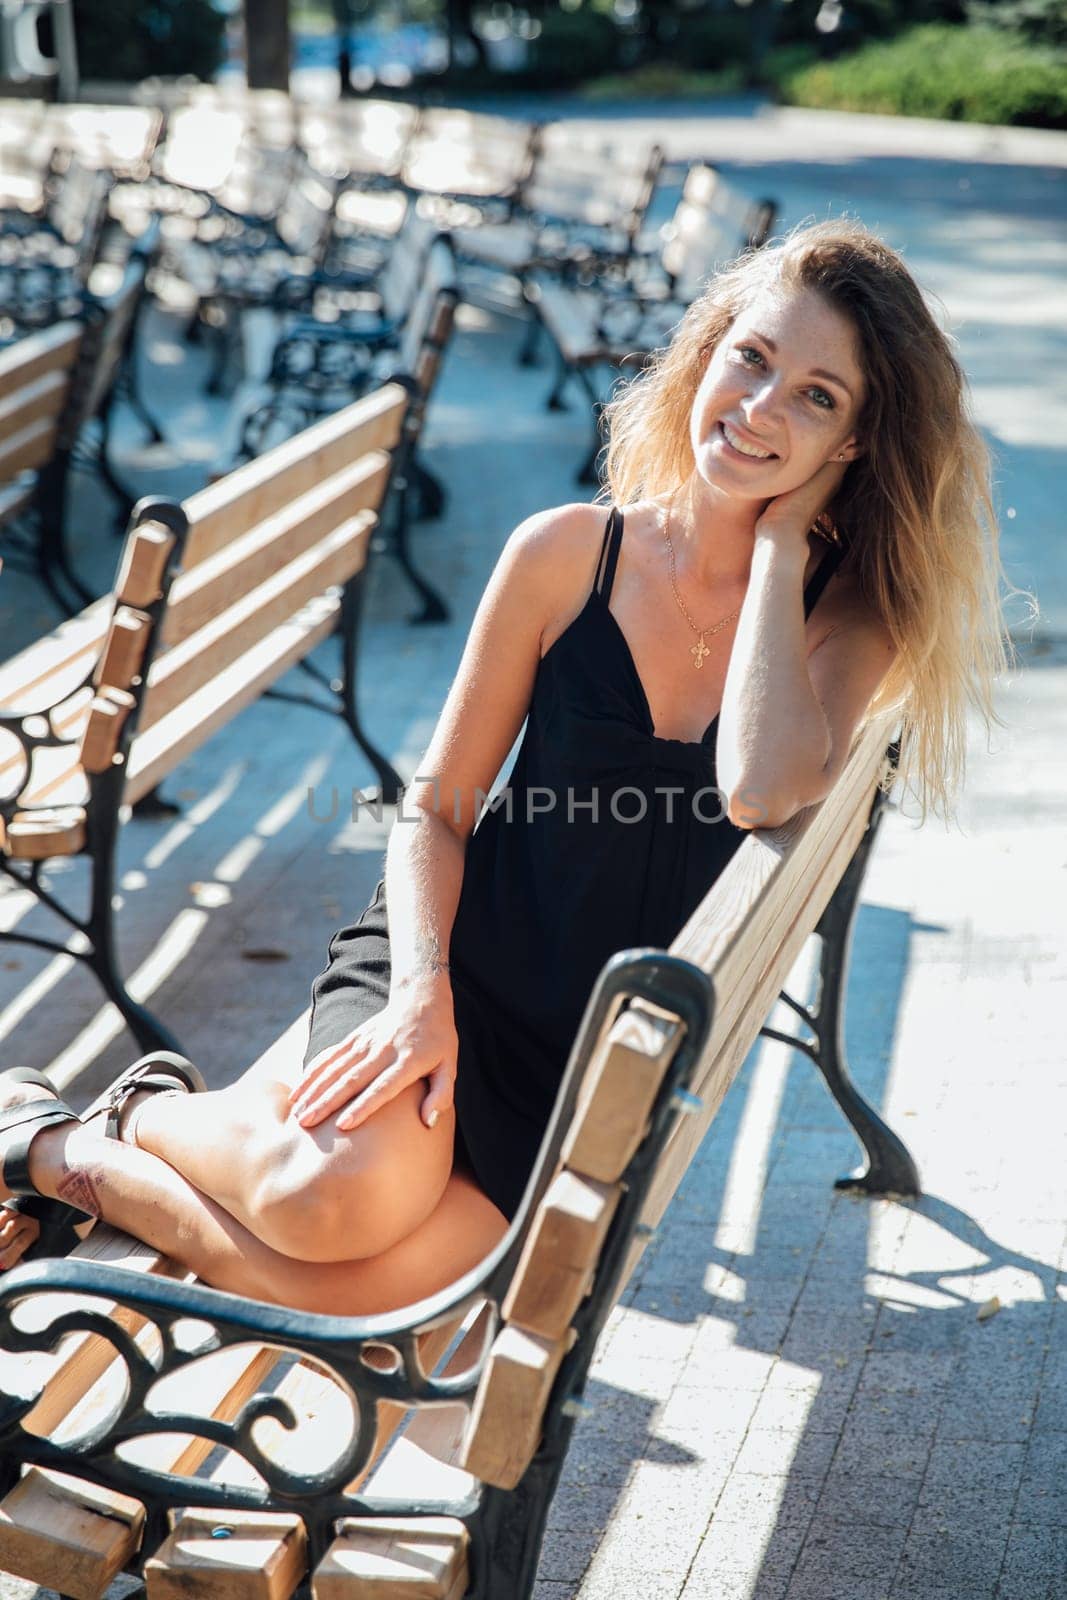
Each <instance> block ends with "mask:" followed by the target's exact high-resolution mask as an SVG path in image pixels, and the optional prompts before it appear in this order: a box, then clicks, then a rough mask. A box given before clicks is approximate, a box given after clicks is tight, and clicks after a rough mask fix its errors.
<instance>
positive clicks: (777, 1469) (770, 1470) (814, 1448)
mask: <svg viewBox="0 0 1067 1600" xmlns="http://www.w3.org/2000/svg"><path fill="white" fill-rule="evenodd" d="M836 1449H837V1435H836V1433H813V1432H810V1431H807V1430H805V1431H803V1432H794V1431H786V1430H785V1429H782V1428H757V1427H755V1426H753V1427H751V1428H749V1430H748V1433H747V1434H746V1435H745V1439H744V1443H743V1444H742V1446H741V1448H740V1450H739V1451H738V1454H737V1458H736V1462H735V1466H736V1470H737V1471H738V1472H755V1473H762V1474H769V1475H771V1476H776V1475H779V1474H782V1473H785V1474H788V1476H789V1477H791V1478H816V1479H822V1478H823V1477H825V1475H826V1473H827V1472H828V1471H829V1468H830V1462H831V1461H832V1459H833V1455H834V1451H835V1450H836Z"/></svg>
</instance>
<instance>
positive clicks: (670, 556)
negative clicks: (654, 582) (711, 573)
mask: <svg viewBox="0 0 1067 1600" xmlns="http://www.w3.org/2000/svg"><path fill="white" fill-rule="evenodd" d="M677 493H678V491H677V489H676V490H675V492H674V494H672V495H671V498H670V504H669V505H668V506H667V520H666V522H665V523H664V524H663V537H664V538H665V539H666V541H667V564H668V571H669V572H670V577H671V588H672V589H673V590H674V598H675V599H676V600H677V602H678V609H679V610H680V611H681V613H682V616H683V617H684V618H685V620H686V622H688V624H689V626H690V627H691V628H692V630H693V632H694V633H695V634H696V635H697V642H696V644H692V645H690V646H689V654H690V655H691V656H692V657H693V665H694V667H697V668H700V667H702V666H703V665H704V657H705V656H710V654H711V649H710V646H708V645H706V644H705V643H704V635H705V634H716V633H718V631H719V629H720V628H725V626H726V624H727V623H728V622H732V621H733V620H734V618H735V617H739V616H740V615H741V607H740V606H738V608H737V610H736V611H731V612H730V615H729V616H728V617H723V618H722V620H721V621H719V622H716V623H715V624H714V625H713V626H712V627H710V628H698V627H697V625H696V623H695V622H694V621H693V619H692V617H691V616H690V615H689V612H688V611H687V609H686V604H685V601H684V600H683V599H682V597H681V595H680V594H679V593H678V585H677V583H676V582H675V578H674V545H673V544H672V543H671V514H672V512H673V511H674V502H675V499H676V497H677Z"/></svg>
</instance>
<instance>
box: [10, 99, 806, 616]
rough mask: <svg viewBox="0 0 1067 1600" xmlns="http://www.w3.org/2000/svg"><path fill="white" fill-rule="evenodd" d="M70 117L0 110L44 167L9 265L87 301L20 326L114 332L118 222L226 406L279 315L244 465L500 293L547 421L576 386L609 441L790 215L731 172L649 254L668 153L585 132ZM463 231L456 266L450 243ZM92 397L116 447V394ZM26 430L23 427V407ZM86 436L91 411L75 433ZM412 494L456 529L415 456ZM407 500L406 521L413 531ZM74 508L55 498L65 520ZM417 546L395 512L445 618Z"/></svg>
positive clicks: (691, 180)
mask: <svg viewBox="0 0 1067 1600" xmlns="http://www.w3.org/2000/svg"><path fill="white" fill-rule="evenodd" d="M59 109H60V110H61V111H62V115H59V114H58V113H57V108H44V107H39V108H32V107H30V108H27V107H26V106H24V105H21V104H19V105H16V106H15V107H14V108H12V110H11V115H10V117H9V115H8V112H7V109H6V108H5V109H3V110H2V111H0V126H2V127H3V129H4V130H5V134H6V137H7V139H8V141H9V143H10V140H11V137H12V135H11V126H12V123H18V121H19V120H20V119H22V122H23V124H24V126H23V138H22V140H21V143H20V150H21V152H22V158H23V177H25V176H26V173H25V166H26V164H27V163H29V162H31V161H32V160H37V161H38V162H43V168H42V170H41V171H40V172H39V174H38V181H39V190H38V194H37V196H36V197H32V196H30V197H27V198H24V199H23V202H22V205H21V207H20V208H19V209H18V210H17V211H15V210H12V209H11V208H10V207H9V208H8V210H7V211H6V212H5V213H4V214H3V217H2V218H0V242H2V246H3V250H4V251H6V253H7V254H8V255H9V256H10V258H11V260H12V261H13V262H14V263H16V264H17V272H16V276H18V275H19V274H22V275H23V276H25V274H26V273H27V272H28V271H29V270H30V267H31V263H33V262H40V261H43V260H44V258H45V256H46V255H47V250H46V248H45V243H46V242H47V241H51V244H52V247H53V266H54V267H55V263H56V261H57V260H58V261H61V262H62V263H64V264H65V267H66V269H67V270H68V271H69V275H70V281H69V283H66V285H65V288H66V291H69V292H64V293H60V290H59V287H58V285H57V282H56V281H55V279H53V282H52V291H53V300H52V304H51V306H49V303H48V295H47V294H45V293H43V292H42V293H40V294H39V297H38V299H37V301H36V302H34V303H33V305H32V308H31V309H29V310H27V308H26V307H25V306H24V307H23V311H24V315H23V320H22V322H21V323H18V324H17V325H18V326H19V328H20V331H21V332H25V331H26V329H27V328H28V327H40V326H47V325H49V324H53V323H54V322H55V321H56V320H58V318H59V317H60V316H74V317H77V316H79V314H84V315H85V316H87V317H89V319H90V320H92V318H93V317H95V318H96V319H97V321H100V320H102V319H103V318H104V313H103V312H102V311H101V307H100V298H99V295H97V296H95V297H94V295H93V293H92V285H93V283H94V282H95V281H96V279H97V277H98V275H99V272H100V271H101V270H102V269H103V267H104V266H105V265H106V263H102V262H101V261H100V259H99V257H100V253H101V247H102V241H103V240H104V238H105V235H106V232H107V230H106V229H105V221H106V219H107V217H108V216H110V217H111V218H112V219H113V221H118V222H121V224H122V226H121V228H120V229H119V232H120V234H121V237H122V239H123V240H124V241H125V244H126V247H127V248H126V251H125V255H126V260H127V263H128V264H129V265H130V267H131V272H132V273H133V275H134V276H136V273H137V270H138V268H137V262H136V259H135V258H133V257H131V256H130V254H129V248H128V246H129V241H131V240H132V239H134V238H138V239H140V240H141V241H142V245H141V248H140V252H139V254H140V257H141V260H142V261H143V262H144V266H143V267H141V268H140V282H141V292H143V287H144V279H145V276H146V273H147V271H148V270H149V269H153V270H154V272H155V274H156V278H157V280H158V279H159V278H160V277H169V278H170V279H171V280H176V281H177V282H179V283H181V284H182V285H184V286H185V289H186V291H187V292H190V293H191V294H192V295H193V296H194V297H195V316H194V319H193V320H192V321H191V323H190V334H191V335H192V336H196V335H197V334H201V333H207V334H209V336H210V337H211V338H212V339H213V340H214V346H215V348H214V359H213V361H212V363H211V368H210V374H209V378H208V387H209V388H210V389H213V390H216V391H218V390H221V389H223V388H224V387H226V386H227V384H228V381H229V379H230V378H231V377H233V376H234V375H235V373H239V372H241V371H243V343H244V339H243V335H244V322H245V317H246V313H248V312H250V311H253V310H255V311H267V312H270V313H273V314H274V316H275V317H276V318H277V319H280V325H279V326H277V327H276V330H275V331H276V339H277V342H276V344H275V349H274V353H273V356H272V358H271V361H270V370H269V375H268V378H267V382H266V386H265V390H260V391H259V392H258V393H257V394H256V395H255V396H254V399H253V403H252V404H251V405H250V406H247V405H246V412H245V415H244V416H243V418H242V420H241V423H240V427H239V430H238V432H239V443H238V459H240V458H243V457H248V456H250V455H252V454H255V453H256V452H258V451H259V450H261V449H263V448H266V447H268V446H269V445H270V444H272V443H276V442H278V440H279V439H280V438H283V437H285V436H287V434H289V433H291V432H292V431H293V430H294V428H296V427H299V426H304V425H307V424H308V423H309V422H311V421H313V420H314V419H315V418H316V417H318V416H321V415H323V414H325V413H327V412H329V411H330V410H333V409H336V408H337V406H339V405H343V404H345V403H347V402H349V401H351V400H352V399H353V398H355V397H356V396H357V395H358V394H360V393H363V392H366V390H367V389H368V387H369V386H370V385H372V384H373V383H375V382H378V381H380V380H381V379H382V378H383V377H386V376H388V375H390V374H391V373H392V372H393V371H396V370H400V371H403V372H405V373H407V374H408V375H412V374H414V373H415V369H416V366H417V364H418V362H419V359H420V352H421V351H423V347H424V346H425V344H426V341H427V340H428V339H430V340H434V339H436V340H437V341H438V343H439V342H440V340H439V336H440V334H441V329H442V317H443V313H442V310H441V303H442V299H443V297H449V296H451V300H452V304H453V305H454V303H455V297H456V296H457V294H462V295H463V296H466V297H467V298H472V299H478V298H479V297H481V296H483V295H484V294H485V293H486V292H487V288H488V290H489V291H490V292H491V293H494V292H495V293H496V295H497V301H498V303H503V304H507V305H510V308H511V309H514V310H518V311H520V312H521V313H522V314H523V315H526V316H528V317H529V318H530V328H531V337H530V338H528V339H527V341H526V344H525V345H524V348H523V359H525V360H532V359H533V358H534V356H535V351H536V343H537V339H536V335H537V334H539V333H540V332H541V331H542V330H543V331H544V332H546V333H547V334H548V336H549V337H550V339H551V341H552V343H553V345H554V347H555V351H556V355H557V361H558V368H559V370H558V374H557V378H556V381H555V382H554V384H553V389H552V393H551V395H550V396H549V402H548V403H549V404H550V405H552V406H555V405H558V404H560V403H561V396H562V390H563V386H564V384H565V383H566V381H567V379H568V378H569V377H571V376H574V377H576V378H577V379H578V380H579V381H580V383H581V386H582V389H583V391H584V395H585V397H586V398H587V400H588V401H589V402H590V403H591V407H592V412H593V417H594V421H595V418H596V415H597V411H598V408H599V406H600V404H601V402H602V400H603V399H604V398H605V396H606V393H607V392H608V391H609V389H610V385H611V383H612V381H613V380H614V378H615V376H616V375H617V374H618V372H619V371H620V370H626V369H630V370H633V369H636V367H638V366H639V365H640V364H641V362H643V361H644V359H645V358H646V357H647V355H648V354H649V352H650V351H651V350H653V349H655V348H656V347H657V346H658V345H659V344H661V343H662V342H663V340H664V339H665V338H666V337H667V335H668V334H669V331H670V328H671V327H672V326H673V324H674V323H675V322H677V320H678V319H679V318H680V316H681V315H682V314H683V312H684V310H685V308H686V306H687V305H688V303H689V302H690V300H691V299H692V297H693V296H694V295H695V294H696V293H697V292H698V291H699V288H700V286H701V284H702V283H703V281H704V280H705V278H706V277H707V276H708V274H709V272H710V271H712V270H713V269H714V267H715V265H716V264H717V263H719V262H722V261H725V260H729V259H732V258H733V257H734V256H735V255H736V254H737V253H738V251H739V250H740V249H744V248H748V247H755V246H758V245H759V244H761V243H762V242H763V241H764V240H765V239H766V237H767V236H768V233H769V231H770V228H771V226H772V225H773V221H774V217H775V207H774V205H773V202H770V201H765V200H764V201H758V202H754V203H753V202H750V201H748V200H746V199H745V198H743V197H742V196H740V195H739V194H737V192H736V191H735V190H733V189H732V187H731V186H730V185H728V184H727V183H726V182H725V181H724V180H723V178H722V177H721V175H720V174H718V173H717V172H715V171H714V169H712V168H711V167H708V166H705V165H696V166H694V167H692V168H691V169H690V171H689V173H688V175H687V178H686V182H685V186H684V190H683V193H682V197H681V200H680V202H679V204H678V206H677V208H676V210H675V213H674V216H673V218H672V219H671V221H670V222H669V223H668V224H667V225H666V226H665V227H663V228H662V229H661V230H660V231H659V233H658V234H655V235H653V236H652V237H651V238H650V237H648V236H647V235H646V234H644V233H643V232H642V227H643V224H644V222H645V219H646V217H647V213H648V208H649V205H650V203H651V200H652V197H653V193H654V191H655V187H656V184H657V181H658V180H659V178H660V176H661V174H662V170H663V155H662V151H661V150H660V149H659V148H658V147H656V146H653V147H652V148H650V149H643V150H640V151H637V152H636V153H635V152H633V151H629V152H628V151H626V150H619V149H612V148H609V147H605V146H604V145H603V143H602V142H601V141H600V140H594V141H593V142H588V143H587V142H583V140H582V139H580V138H579V139H576V138H575V137H574V136H573V133H572V132H571V131H570V130H569V129H568V130H567V131H566V133H565V134H564V133H563V132H561V130H560V129H559V128H558V127H554V126H552V125H548V126H539V125H534V124H529V123H522V122H513V121H511V120H510V119H506V118H502V117H493V116H485V115H476V114H472V113H467V112H460V111H451V110H449V111H443V110H427V109H419V108H415V107H412V106H408V105H404V104H402V103H400V102H391V101H369V100H368V101H359V102H352V103H347V102H346V103H343V104H340V105H338V106H335V107H332V108H328V109H318V110H314V111H309V110H307V109H300V108H299V107H297V106H295V105H294V104H293V103H290V102H288V101H284V102H283V101H281V100H280V99H279V98H278V97H275V96H272V95H269V94H267V95H261V94H249V95H246V96H244V97H242V98H241V99H239V100H238V101H236V102H234V101H232V100H230V101H226V102H224V101H222V100H221V99H220V97H219V96H218V95H217V94H216V92H215V91H199V92H198V93H197V94H196V95H195V96H194V97H193V99H192V103H190V104H187V105H183V106H178V107H176V108H173V109H171V110H170V111H169V113H168V114H167V115H166V117H165V116H164V114H163V112H161V111H160V110H158V109H147V108H137V107H125V108H100V107H74V108H72V107H64V108H59ZM34 117H36V118H37V121H36V122H34V121H33V118H34ZM49 139H52V140H53V141H54V142H53V144H52V145H51V147H50V148H49V146H48V140H49ZM63 141H67V142H66V143H64V142H63ZM75 142H76V147H75ZM14 187H15V188H16V189H17V184H16V185H14ZM157 222H158V223H159V224H160V233H159V236H158V239H157V236H156V233H155V232H154V231H153V230H154V227H155V224H156V223H157ZM445 232H447V236H448V238H449V240H450V241H451V254H450V255H446V252H445V250H444V249H443V248H442V246H441V243H440V240H441V238H442V236H443V234H444V233H445ZM42 241H44V242H45V243H42ZM111 256H112V257H113V258H114V257H116V256H117V257H118V259H119V261H120V262H121V261H122V257H123V250H122V249H119V250H118V251H116V249H115V248H114V246H113V245H112V249H111ZM72 260H73V262H74V266H73V269H72V270H71V261H72ZM0 281H2V278H0ZM127 287H128V286H127ZM133 292H134V291H133V290H132V289H131V293H133ZM30 298H31V299H32V297H30ZM124 327H125V332H126V346H125V352H124V357H123V361H122V363H121V364H120V365H119V366H118V367H116V369H115V373H114V374H113V376H115V375H116V374H118V373H120V372H121V374H122V376H123V378H124V381H125V387H126V390H127V393H128V395H129V397H130V398H131V399H132V400H133V401H134V403H135V404H137V405H138V407H139V409H140V412H141V415H142V419H143V420H144V422H145V424H146V426H147V427H148V428H149V430H150V432H152V434H153V435H154V436H155V437H157V438H158V437H160V430H159V426H158V423H157V422H156V420H155V418H153V417H152V416H151V414H150V413H148V412H147V411H146V409H145V408H144V406H143V403H142V402H141V401H140V399H139V396H138V394H137V389H136V384H135V381H134V378H135V372H136V364H135V362H134V360H133V359H132V344H133V338H134V333H135V328H136V312H135V313H134V315H133V316H132V317H127V318H126V319H125V322H124ZM89 390H90V391H91V392H92V393H93V395H94V397H95V400H96V401H97V411H96V413H95V414H96V415H100V416H101V417H102V418H103V423H104V430H105V435H106V427H107V419H108V417H109V415H110V397H111V394H112V393H113V390H114V385H112V386H111V388H109V389H107V390H106V393H105V390H104V389H103V388H102V387H101V386H100V385H90V386H89ZM71 392H72V394H80V393H83V392H85V386H84V385H74V386H73V387H72V391H71ZM105 402H106V403H105ZM12 417H13V418H14V419H15V420H18V418H19V413H18V408H17V407H14V408H13V409H12ZM87 420H88V418H87V416H84V415H81V416H80V420H79V422H78V426H79V427H80V426H83V425H84V423H85V422H86V421H87ZM70 431H71V430H70V429H67V430H66V432H67V433H70ZM62 432H63V430H62V429H59V430H58V431H57V438H58V436H59V434H60V433H62ZM598 446H599V437H598V434H597V433H596V430H595V427H594V431H593V437H592V442H591V447H590V449H589V451H588V453H587V455H586V459H585V461H584V463H583V467H582V471H581V474H580V476H581V477H582V478H583V479H585V480H589V479H591V478H592V477H593V476H594V464H595V457H596V452H597V449H598ZM42 448H43V445H41V443H40V441H39V440H38V441H37V444H36V445H35V458H34V460H32V461H28V460H25V459H24V458H23V457H21V456H19V457H18V458H17V465H18V466H19V467H20V468H21V467H26V466H37V467H39V466H40V465H41V464H42V462H41V460H40V459H38V458H39V456H40V451H41V449H42ZM98 458H99V460H100V463H101V465H102V468H103V471H104V473H105V476H106V477H107V478H108V480H109V482H110V483H111V485H112V488H113V489H114V490H115V491H116V493H117V494H119V495H120V497H122V499H123V514H124V515H125V513H126V512H127V511H128V508H129V503H130V502H129V497H128V496H125V495H124V491H123V489H122V486H121V484H119V483H118V482H117V480H116V478H115V475H114V472H113V471H112V469H111V468H110V466H109V464H108V459H107V452H106V441H105V447H104V448H103V450H101V451H98ZM12 459H13V463H14V462H15V458H12ZM63 466H64V470H66V468H68V467H69V461H66V462H64V463H63ZM5 475H6V474H5ZM54 476H55V477H56V478H57V479H58V478H59V477H62V476H63V474H62V473H56V474H55V475H54ZM411 477H412V478H414V479H415V480H416V485H417V488H418V490H419V494H420V498H421V500H422V505H423V509H424V510H426V511H430V512H432V511H439V510H440V509H441V506H442V502H443V493H442V491H441V487H440V485H439V484H437V483H436V482H435V480H433V479H432V478H431V477H430V475H429V474H428V473H427V472H426V471H425V469H424V468H422V467H420V466H419V465H418V463H417V462H416V458H415V456H414V454H412V457H411ZM48 481H51V479H49V480H48ZM410 487H411V483H410V481H409V482H407V483H405V485H404V493H403V494H402V496H401V497H400V498H399V500H398V502H397V503H398V504H399V505H400V507H401V510H402V511H406V509H407V508H408V506H409V497H408V494H407V489H408V488H410ZM61 503H62V496H59V497H58V500H57V497H56V496H55V495H54V494H53V495H52V501H51V511H50V513H49V514H50V516H51V517H52V519H53V522H55V520H56V518H55V508H56V505H57V504H58V505H60V506H61ZM406 527H407V524H406V518H405V517H404V516H403V515H401V516H400V517H399V518H398V521H397V524H396V528H395V538H394V544H395V546H396V549H397V553H398V554H399V555H400V558H401V561H402V563H403V565H404V566H405V569H406V570H407V571H408V574H409V576H410V577H411V579H412V581H413V582H414V583H415V585H416V587H417V588H418V589H419V591H420V595H421V599H422V611H421V613H420V616H421V617H422V618H424V619H431V618H438V617H442V616H444V615H446V614H447V611H446V607H445V603H444V600H443V598H442V597H441V596H440V595H438V594H437V593H436V592H435V591H434V590H433V589H432V587H431V586H430V585H429V584H428V583H427V582H426V581H425V579H424V578H423V577H422V576H421V575H420V574H419V573H418V572H417V570H416V569H415V567H414V565H413V564H412V563H411V561H410V557H409V555H408V551H407V539H406ZM36 552H37V562H38V566H39V568H40V570H41V574H42V576H43V577H44V578H45V580H46V582H48V583H49V585H50V587H51V588H52V590H53V592H54V593H55V594H56V596H57V598H60V599H61V601H63V602H64V603H69V600H70V596H71V595H72V594H73V595H74V596H76V597H77V599H79V600H81V599H83V598H85V590H84V586H83V585H82V584H81V583H80V582H79V580H78V579H77V578H76V577H75V576H74V574H73V572H72V570H71V565H70V561H69V558H68V557H67V555H66V551H65V546H64V544H63V539H62V515H61V514H60V516H59V518H58V531H57V529H56V528H55V527H50V528H48V529H46V530H43V531H38V533H37V535H36Z"/></svg>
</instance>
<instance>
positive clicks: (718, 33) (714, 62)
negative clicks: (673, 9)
mask: <svg viewBox="0 0 1067 1600" xmlns="http://www.w3.org/2000/svg"><path fill="white" fill-rule="evenodd" d="M750 37H751V27H750V25H749V19H748V18H747V17H746V15H745V13H744V11H743V10H741V9H739V8H737V7H735V8H734V9H733V10H732V11H697V12H690V11H680V12H679V13H678V36H677V38H676V39H675V41H674V48H673V51H672V54H675V55H678V56H679V57H682V58H684V60H685V61H686V62H687V63H688V64H689V65H690V66H692V67H698V68H701V69H708V70H710V71H712V72H716V71H718V70H719V69H720V68H721V67H732V66H745V65H747V63H748V58H749V51H750V44H749V41H750Z"/></svg>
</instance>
